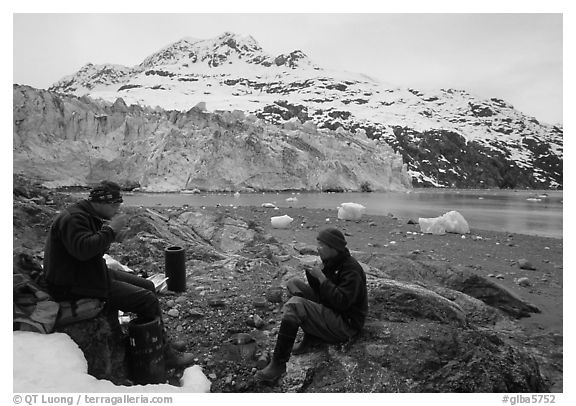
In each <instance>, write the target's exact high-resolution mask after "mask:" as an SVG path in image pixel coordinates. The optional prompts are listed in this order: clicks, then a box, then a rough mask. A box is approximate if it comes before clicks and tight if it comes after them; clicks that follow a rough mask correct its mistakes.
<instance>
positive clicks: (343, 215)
mask: <svg viewBox="0 0 576 406" xmlns="http://www.w3.org/2000/svg"><path fill="white" fill-rule="evenodd" d="M365 211H366V207H364V206H362V205H361V204H358V203H342V204H340V206H339V207H338V218H339V219H340V220H360V218H362V214H364V212H365Z"/></svg>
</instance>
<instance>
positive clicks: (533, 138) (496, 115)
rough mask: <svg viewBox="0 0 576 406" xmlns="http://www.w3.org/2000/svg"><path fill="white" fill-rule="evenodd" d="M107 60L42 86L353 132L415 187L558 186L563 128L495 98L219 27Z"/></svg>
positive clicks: (101, 96) (173, 107)
mask: <svg viewBox="0 0 576 406" xmlns="http://www.w3.org/2000/svg"><path fill="white" fill-rule="evenodd" d="M246 38H248V40H247V39H246ZM167 50H168V51H169V52H167ZM176 51H177V52H176ZM115 66H116V67H117V68H116V69H113V68H112V67H111V66H104V67H102V68H101V69H96V66H95V65H92V67H93V68H94V69H92V70H90V71H86V70H85V71H83V70H82V69H81V70H80V71H79V72H77V74H76V75H72V76H69V77H66V80H61V81H59V82H56V83H55V84H54V85H53V86H51V87H50V88H49V90H51V91H55V92H60V93H65V94H75V95H78V96H84V95H87V96H90V97H92V98H95V99H102V100H105V101H108V102H114V101H115V100H116V99H117V98H119V97H121V98H122V99H123V100H124V101H125V102H126V103H127V104H129V105H130V104H136V105H142V106H144V105H148V106H152V107H154V106H159V107H161V108H164V109H167V110H178V111H188V110H189V109H191V108H192V107H194V106H196V105H197V104H198V103H205V105H206V107H207V108H209V109H210V110H211V111H234V110H242V111H244V112H246V113H247V114H254V115H255V116H257V117H258V118H260V119H264V120H267V121H268V122H270V123H272V124H278V125H283V124H284V123H286V122H288V121H290V120H292V119H298V120H299V121H300V122H301V123H305V122H306V121H311V122H312V123H314V124H315V125H316V126H318V128H325V129H329V130H336V129H337V128H342V129H343V130H345V131H350V132H352V133H355V132H358V133H359V134H361V135H364V134H365V135H367V136H368V138H371V139H380V140H382V141H384V142H386V143H388V144H389V145H391V146H392V148H394V150H395V151H397V152H398V153H399V154H401V155H402V158H403V160H404V162H405V163H406V164H407V165H408V171H409V173H410V174H411V176H412V177H413V184H414V185H415V186H434V187H512V188H538V189H548V188H562V168H563V163H562V161H563V141H562V137H563V127H562V126H559V125H549V124H544V123H540V122H539V121H538V120H537V119H536V118H534V117H531V116H527V115H525V114H523V113H521V112H519V111H517V110H515V109H514V107H513V106H512V105H511V104H510V103H507V102H506V101H504V100H502V99H499V98H490V99H482V98H478V97H476V96H473V95H471V94H470V93H468V92H467V91H465V90H456V89H437V90H427V91H423V90H418V89H414V88H410V87H408V88H401V87H398V86H393V85H390V84H386V83H381V82H378V81H374V80H372V79H370V78H369V77H367V76H366V75H363V74H356V73H348V72H337V71H331V70H327V69H323V68H321V67H319V66H317V65H315V64H314V63H313V62H312V61H311V60H310V58H308V56H307V55H305V54H304V53H302V52H301V51H298V50H295V51H293V52H291V53H288V54H281V55H278V56H273V55H271V54H268V53H266V52H265V51H264V50H263V49H262V48H261V47H260V45H259V44H258V43H257V42H256V40H254V38H253V37H251V36H249V37H241V36H238V35H236V34H233V33H229V32H227V33H224V34H222V35H220V36H218V37H215V38H212V39H208V40H198V41H197V42H190V41H189V40H185V39H181V40H179V41H176V42H175V43H173V44H171V45H169V46H168V47H165V48H163V49H162V50H160V51H158V52H156V53H154V54H152V55H150V56H149V57H147V58H145V60H144V61H143V62H142V63H141V64H140V65H137V66H136V67H133V68H129V67H118V66H117V65H115Z"/></svg>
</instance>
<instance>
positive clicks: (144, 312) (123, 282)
mask: <svg viewBox="0 0 576 406" xmlns="http://www.w3.org/2000/svg"><path fill="white" fill-rule="evenodd" d="M108 271H109V273H110V285H111V286H110V291H109V292H108V299H107V303H108V306H110V308H112V309H117V310H122V311H123V312H130V313H135V314H136V315H137V316H138V317H140V318H146V319H154V318H155V317H158V316H160V315H161V311H160V303H159V302H158V297H157V296H156V291H155V288H154V283H152V282H150V281H149V280H148V279H144V278H141V277H139V276H136V275H132V274H129V273H127V272H122V271H116V270H112V269H109V270H108Z"/></svg>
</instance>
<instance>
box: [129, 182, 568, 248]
mask: <svg viewBox="0 0 576 406" xmlns="http://www.w3.org/2000/svg"><path fill="white" fill-rule="evenodd" d="M294 197H296V198H297V201H286V199H287V198H294ZM124 202H125V204H127V205H131V206H183V205H189V206H215V205H217V204H219V205H222V206H228V205H233V206H261V205H262V203H274V204H275V205H276V206H278V207H280V208H282V207H307V208H325V209H336V208H337V207H338V206H339V205H340V204H341V203H346V202H354V203H360V204H362V205H364V206H365V207H366V213H367V214H374V215H388V214H393V215H395V216H397V217H400V218H406V219H408V218H413V219H415V220H417V219H418V218H419V217H438V216H441V215H442V214H444V213H446V212H448V211H450V210H456V211H458V212H460V214H462V215H463V216H464V218H465V219H466V221H468V224H469V225H470V228H472V229H481V230H493V231H507V232H514V233H520V234H531V235H540V236H546V237H554V238H562V204H563V201H562V191H546V192H534V191H501V190H442V189H417V190H414V191H411V192H408V193H403V192H385V193H300V194H293V193H241V194H239V195H234V194H232V193H227V194H183V193H135V194H128V195H126V196H124Z"/></svg>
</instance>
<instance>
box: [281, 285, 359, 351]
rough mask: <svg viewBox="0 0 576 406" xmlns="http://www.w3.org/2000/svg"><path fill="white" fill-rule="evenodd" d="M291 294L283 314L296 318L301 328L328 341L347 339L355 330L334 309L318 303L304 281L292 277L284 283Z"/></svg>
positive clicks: (316, 297) (339, 341)
mask: <svg viewBox="0 0 576 406" xmlns="http://www.w3.org/2000/svg"><path fill="white" fill-rule="evenodd" d="M286 288H287V289H288V292H290V293H291V294H292V295H293V296H292V297H291V298H290V299H289V300H288V301H287V302H286V303H285V304H284V316H283V317H287V318H290V319H293V320H296V322H297V323H298V325H299V326H300V327H301V328H302V330H303V331H304V332H305V333H307V334H310V335H313V336H315V337H318V338H320V339H322V340H323V341H326V342H328V343H334V344H335V343H341V342H345V341H348V340H349V339H350V338H352V337H354V336H355V335H356V334H357V331H356V330H354V329H353V328H352V327H350V326H349V325H348V323H346V321H345V320H344V318H343V317H342V316H341V315H340V314H339V313H337V312H335V311H334V310H332V309H330V308H328V307H326V306H324V305H322V304H320V303H319V298H318V296H316V294H315V293H314V290H313V289H312V288H311V287H310V286H309V285H308V284H307V283H306V282H304V281H302V280H300V279H297V278H293V279H290V280H289V281H288V283H287V284H286Z"/></svg>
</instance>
